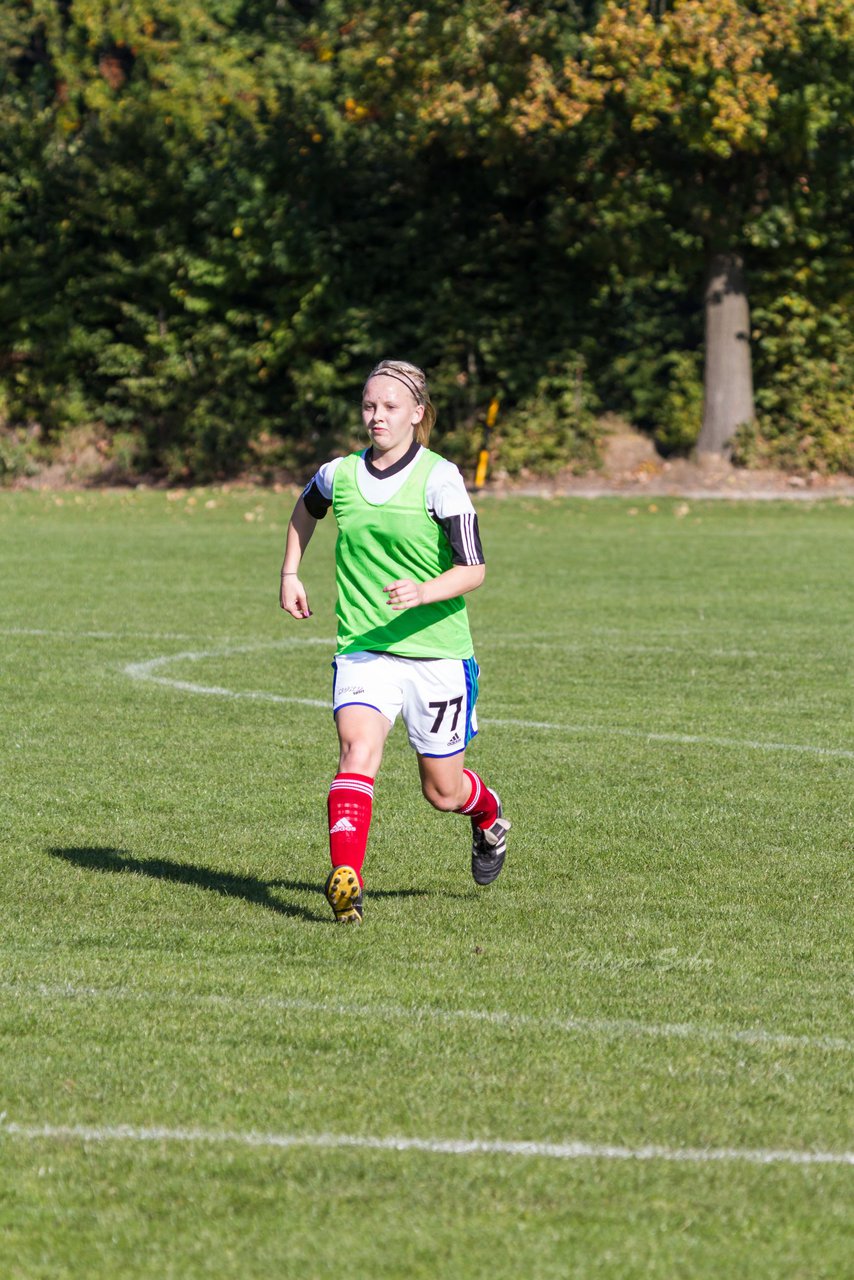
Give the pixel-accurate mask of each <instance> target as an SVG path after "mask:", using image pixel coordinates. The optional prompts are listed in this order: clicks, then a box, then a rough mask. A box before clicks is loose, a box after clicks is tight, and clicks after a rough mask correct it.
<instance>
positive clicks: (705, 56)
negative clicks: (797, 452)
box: [515, 0, 854, 452]
mask: <svg viewBox="0 0 854 1280" xmlns="http://www.w3.org/2000/svg"><path fill="white" fill-rule="evenodd" d="M852 28H854V13H852V7H851V5H850V2H849V0H759V2H758V3H754V4H750V5H748V4H746V3H742V2H741V0H675V2H674V3H673V4H671V5H669V6H668V5H665V4H662V3H656V4H652V5H650V4H648V3H646V0H626V3H625V4H623V5H620V4H616V3H613V0H612V2H609V3H606V4H605V5H603V7H602V11H601V14H600V16H599V19H598V21H597V22H596V25H595V27H594V28H593V30H592V31H590V32H588V33H586V34H585V35H584V36H583V37H582V39H581V42H580V48H579V51H578V54H577V55H571V56H569V57H565V58H563V59H562V60H560V61H556V60H555V59H553V58H547V57H542V56H540V57H537V58H535V59H534V60H533V63H532V68H531V75H530V77H529V80H528V84H527V86H526V89H525V91H524V93H523V94H522V95H520V97H519V99H518V100H517V102H516V104H515V106H516V109H517V123H516V127H517V128H518V129H519V131H520V132H522V133H526V134H527V133H531V132H541V131H544V130H545V131H566V130H573V129H579V128H582V127H583V128H586V129H587V130H589V131H590V132H591V135H592V136H595V137H596V138H597V141H598V144H599V156H600V163H601V164H602V165H604V166H606V167H607V169H608V171H609V172H610V174H611V176H612V178H613V179H614V182H615V187H614V188H612V190H611V192H610V193H609V196H610V202H611V203H612V204H614V205H617V206H622V207H623V208H625V206H626V205H627V204H628V203H629V202H631V201H632V200H634V199H638V198H640V199H641V200H642V199H643V198H644V196H643V191H644V188H646V189H649V187H650V186H653V187H654V188H655V190H656V193H657V196H658V198H659V200H660V201H661V205H662V206H663V210H664V216H665V221H666V223H667V226H668V229H669V230H670V231H671V234H670V236H669V237H668V238H667V240H666V241H665V242H661V241H660V242H659V245H658V246H656V244H655V242H654V240H653V239H652V238H648V239H647V247H648V251H649V252H650V254H651V255H653V256H655V254H656V250H657V248H658V251H659V253H660V248H661V244H662V243H665V244H666V247H667V248H668V249H669V250H670V251H671V252H672V250H673V248H674V247H677V246H679V237H678V235H675V234H673V233H674V232H678V231H679V230H680V229H681V230H682V232H683V236H682V240H681V248H682V249H683V250H684V249H685V248H687V249H688V251H689V253H691V252H693V249H692V241H696V240H697V239H699V241H700V243H701V247H702V253H703V256H704V259H705V262H706V283H705V307H706V344H707V347H706V378H705V387H706V396H705V409H704V415H703V427H702V431H701V433H700V437H699V440H698V449H699V450H700V451H701V452H721V451H723V450H726V449H728V448H729V447H730V445H731V443H732V440H733V436H734V434H735V432H736V430H737V428H738V427H739V426H740V425H741V424H742V423H744V422H745V420H746V419H747V418H752V416H753V394H752V379H751V363H750V358H749V339H750V328H749V318H748V311H747V296H746V290H745V285H744V270H745V268H744V259H745V257H746V255H747V253H748V250H749V249H750V248H754V249H760V250H761V248H762V247H763V246H764V245H765V244H767V243H768V240H769V238H772V237H773V235H774V231H773V230H772V228H775V227H776V228H777V229H778V234H779V225H780V223H781V221H785V219H786V217H787V216H789V217H792V215H794V216H795V218H796V217H797V214H798V212H799V211H800V212H802V206H803V200H802V195H803V191H804V188H805V187H806V188H807V189H810V190H812V191H813V193H814V196H813V198H814V204H815V205H816V206H817V207H818V208H819V211H820V210H821V204H822V201H823V197H824V193H825V192H826V191H827V190H828V189H829V188H834V187H838V184H839V178H840V173H841V172H843V171H845V170H846V168H847V167H848V164H847V160H846V156H850V144H851V118H852V111H851V107H852V83H854V57H852V55H853V54H854V30H852ZM846 143H847V144H848V145H847V146H846ZM659 212H660V211H659ZM659 223H660V218H655V217H653V218H652V219H651V224H652V225H653V226H656V227H657V226H658V225H659Z"/></svg>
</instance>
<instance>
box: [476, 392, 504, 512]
mask: <svg viewBox="0 0 854 1280" xmlns="http://www.w3.org/2000/svg"><path fill="white" fill-rule="evenodd" d="M498 404H499V401H498V398H497V397H496V396H493V397H492V399H491V400H490V402H489V408H488V409H487V411H486V430H485V431H484V433H483V447H482V449H481V451H480V454H479V456H478V459H477V471H476V472H475V477H474V487H475V489H482V488H483V486H484V483H485V481H486V472H487V468H488V467H489V437H490V436H491V435H492V428H493V427H494V426H495V420H496V418H497V417H498Z"/></svg>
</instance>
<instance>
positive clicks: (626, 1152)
mask: <svg viewBox="0 0 854 1280" xmlns="http://www.w3.org/2000/svg"><path fill="white" fill-rule="evenodd" d="M0 1136H6V1137H9V1138H20V1139H25V1140H27V1141H31V1142H38V1141H45V1142H51V1141H53V1142H69V1141H71V1142H84V1143H106V1142H160V1143H164V1142H173V1143H183V1144H193V1145H196V1144H199V1145H201V1144H205V1145H214V1144H228V1145H231V1146H242V1147H260V1148H269V1149H274V1150H280V1151H281V1150H290V1149H293V1148H298V1147H310V1148H314V1149H319V1150H326V1151H336V1150H337V1151H341V1150H346V1149H348V1148H349V1149H353V1148H355V1149H358V1150H368V1151H390V1152H395V1153H404V1152H408V1151H415V1152H419V1153H421V1154H425V1155H437V1156H516V1157H522V1158H526V1159H529V1160H530V1159H541V1160H542V1159H545V1160H664V1161H669V1162H672V1163H678V1164H716V1163H717V1164H721V1163H735V1162H740V1163H745V1164H758V1165H775V1164H784V1165H854V1151H786V1150H775V1149H774V1148H773V1147H771V1148H767V1149H764V1148H758V1149H756V1148H750V1147H664V1146H656V1145H652V1144H650V1145H645V1146H642V1147H623V1146H612V1145H610V1144H608V1143H596V1142H519V1141H511V1140H496V1139H477V1138H474V1139H470V1138H408V1137H403V1136H391V1137H384V1138H383V1137H373V1136H371V1135H368V1134H365V1135H360V1134H350V1133H258V1132H256V1131H255V1130H248V1131H240V1130H219V1129H197V1128H188V1129H172V1128H166V1127H161V1126H156V1125H154V1126H145V1127H136V1126H135V1125H128V1124H119V1125H78V1124H69V1125H63V1124H41V1125H39V1124H16V1123H15V1122H14V1121H7V1120H6V1118H5V1116H0Z"/></svg>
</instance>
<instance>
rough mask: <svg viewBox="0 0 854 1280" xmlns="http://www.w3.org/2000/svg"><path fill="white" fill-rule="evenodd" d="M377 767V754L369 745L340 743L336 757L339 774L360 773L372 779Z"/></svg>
mask: <svg viewBox="0 0 854 1280" xmlns="http://www.w3.org/2000/svg"><path fill="white" fill-rule="evenodd" d="M378 767H379V766H378V761H377V752H376V750H375V748H374V747H373V746H372V745H371V744H370V743H366V742H348V743H344V742H342V744H341V752H340V755H339V757H338V771H339V773H360V774H362V775H363V776H364V777H368V778H373V777H375V776H376V773H377V769H378Z"/></svg>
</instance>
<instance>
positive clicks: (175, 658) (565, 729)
mask: <svg viewBox="0 0 854 1280" xmlns="http://www.w3.org/2000/svg"><path fill="white" fill-rule="evenodd" d="M304 644H307V645H325V646H327V647H329V648H331V647H332V646H333V645H334V644H335V641H334V640H329V639H326V638H318V637H311V638H305V639H304V638H302V637H294V638H293V639H287V640H270V641H266V642H264V643H260V644H244V645H234V646H229V647H223V648H219V649H205V650H197V651H190V652H187V653H174V654H167V655H165V656H164V657H160V658H149V659H148V660H147V661H145V662H129V663H128V664H127V665H126V666H125V667H123V671H124V673H125V675H127V676H130V678H131V679H132V680H138V681H145V682H147V683H150V684H159V685H165V686H166V687H167V688H170V689H177V690H179V691H180V692H182V693H195V694H205V695H208V696H213V697H217V698H248V699H250V700H252V701H254V702H277V703H290V704H297V705H299V706H303V707H321V708H325V709H326V710H330V709H331V707H332V703H331V702H328V701H325V700H321V699H319V698H296V697H289V696H286V695H284V694H280V693H266V692H262V691H257V690H246V691H243V690H237V689H226V688H224V687H223V686H221V685H203V684H195V683H193V682H192V681H189V680H176V679H173V678H172V677H171V676H165V675H158V674H156V673H157V672H160V671H162V670H163V668H165V667H168V666H169V665H170V664H171V663H173V662H202V661H204V660H206V659H210V658H229V657H233V656H234V655H235V654H239V653H253V652H255V651H257V650H259V649H278V648H294V647H296V646H298V645H304ZM481 724H483V725H497V726H499V727H505V728H519V729H541V730H545V731H547V732H553V733H571V734H578V735H582V736H590V737H611V738H637V739H640V740H641V741H645V742H664V743H675V744H677V745H683V746H701V747H704V746H710V747H747V748H748V749H749V750H751V751H792V752H799V753H802V754H806V755H814V756H829V757H835V758H837V759H843V760H854V750H847V749H846V748H845V747H816V746H811V745H809V744H807V743H797V742H761V741H755V740H753V739H749V738H717V737H712V736H706V735H703V734H693V733H654V732H651V731H649V730H646V729H621V728H617V727H613V726H610V725H594V724H565V723H563V722H556V721H550V720H521V719H515V718H512V717H495V716H490V717H488V718H487V717H482V718H481Z"/></svg>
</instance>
